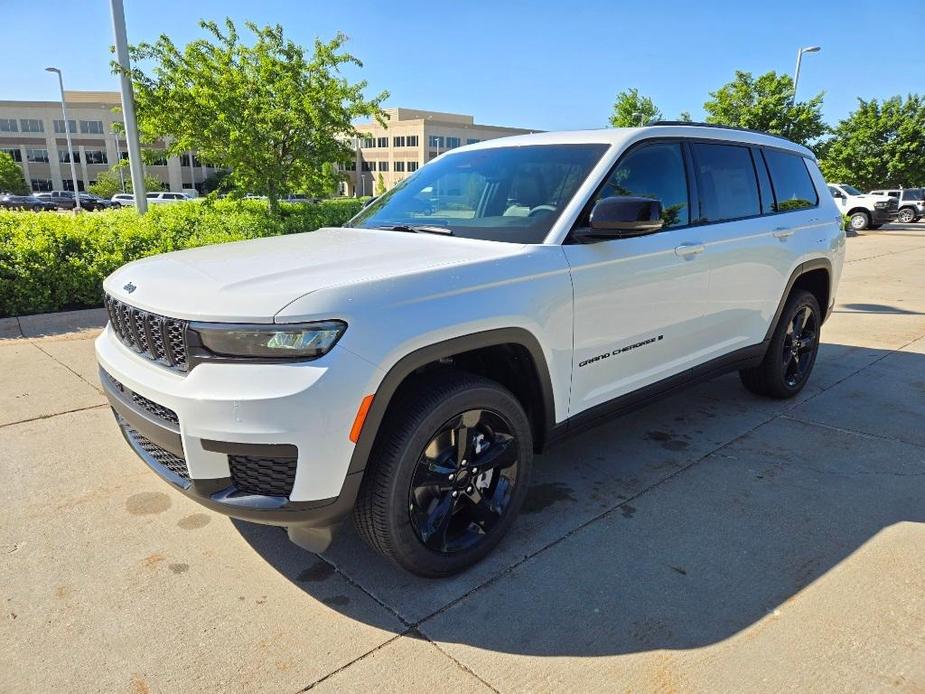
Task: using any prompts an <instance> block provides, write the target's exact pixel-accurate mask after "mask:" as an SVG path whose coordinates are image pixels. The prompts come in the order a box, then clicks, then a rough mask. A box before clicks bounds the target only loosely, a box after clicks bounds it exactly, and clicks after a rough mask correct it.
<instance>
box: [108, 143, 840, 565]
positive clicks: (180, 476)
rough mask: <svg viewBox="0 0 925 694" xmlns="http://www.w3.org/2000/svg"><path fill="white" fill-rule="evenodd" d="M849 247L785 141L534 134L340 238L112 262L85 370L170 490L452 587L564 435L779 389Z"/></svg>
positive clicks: (415, 179) (441, 174)
mask: <svg viewBox="0 0 925 694" xmlns="http://www.w3.org/2000/svg"><path fill="white" fill-rule="evenodd" d="M461 191H462V192H461ZM844 255H845V233H844V231H843V230H842V228H841V216H840V215H839V213H838V210H837V209H836V207H835V204H834V202H833V201H832V196H830V195H829V194H828V192H827V189H826V184H825V181H824V180H823V178H822V175H821V173H820V172H819V169H818V167H817V165H816V161H815V158H814V156H813V154H812V153H811V152H810V151H809V150H807V149H806V148H805V147H801V146H800V145H796V144H793V143H792V142H789V141H787V140H784V139H781V138H777V137H772V136H769V135H765V134H761V133H755V132H751V131H744V130H735V129H729V128H720V127H709V126H700V125H657V126H650V127H644V128H622V129H616V130H588V131H581V132H566V133H544V134H535V135H524V136H517V137H511V138H503V139H497V140H491V141H488V142H482V143H478V144H473V145H471V146H466V147H461V148H458V149H455V150H452V151H450V152H447V153H445V154H444V155H442V156H440V157H438V158H437V159H435V160H433V161H432V162H430V163H428V164H427V165H426V166H424V167H422V168H421V169H420V170H419V171H417V172H416V173H415V174H414V175H413V176H410V177H408V178H406V179H405V180H404V181H402V182H401V183H400V184H399V185H397V186H396V187H394V188H393V189H392V190H390V191H389V192H387V193H385V194H384V195H382V196H380V197H379V198H377V199H376V200H375V201H374V202H373V203H372V204H370V205H368V206H367V207H366V208H364V209H363V210H362V211H361V212H360V213H359V214H358V215H357V216H356V217H354V218H353V219H352V220H351V221H350V222H348V223H347V224H346V225H345V227H344V228H329V229H320V230H318V231H314V232H311V233H304V234H293V235H289V236H279V237H275V238H264V239H256V240H251V241H243V242H240V243H229V244H223V245H217V246H208V247H204V248H196V249H191V250H185V251H179V252H175V253H169V254H167V255H161V256H156V257H150V258H145V259H143V260H139V261H136V262H133V263H130V264H128V265H126V266H124V267H122V268H120V269H119V270H117V271H116V272H115V273H113V274H112V275H111V276H110V277H109V278H107V280H106V281H105V284H104V288H105V291H106V306H107V308H108V310H109V316H110V322H109V325H108V326H107V328H106V330H104V331H103V333H102V334H101V335H100V337H99V338H98V339H97V341H96V356H97V360H98V361H99V365H100V377H101V381H102V384H103V387H104V389H105V391H106V393H107V395H108V397H109V400H110V403H111V405H112V409H113V410H114V412H115V415H116V421H117V422H118V425H119V426H120V427H121V429H122V432H123V434H124V436H125V438H126V441H127V442H128V444H129V445H130V446H131V447H132V449H134V451H135V452H136V453H137V454H138V456H139V457H141V458H142V460H144V461H145V462H146V463H147V464H148V466H149V467H150V468H151V469H152V470H153V471H154V472H156V473H157V474H158V475H159V476H160V477H161V478H162V479H164V480H165V481H166V482H168V483H169V484H171V485H172V486H173V487H174V489H176V490H177V491H178V492H181V493H184V494H186V495H188V496H190V497H191V498H193V499H195V500H196V501H198V502H199V503H201V504H203V505H204V506H206V507H208V508H210V509H212V510H214V511H216V512H219V513H224V514H227V515H229V516H232V517H235V518H240V519H244V520H249V521H255V522H261V523H268V524H274V525H280V526H285V527H287V528H288V531H289V536H290V538H291V539H293V540H294V541H295V542H297V543H298V544H300V545H302V546H307V547H310V548H313V549H316V550H317V549H319V548H323V547H324V546H325V545H326V543H327V542H329V541H330V539H331V531H332V529H333V528H334V527H336V526H337V524H338V523H339V522H340V521H341V520H342V519H344V518H346V517H350V515H351V514H352V515H353V519H354V522H355V524H356V526H357V528H358V529H359V532H360V534H361V535H362V536H363V538H364V539H365V540H366V541H367V542H368V543H369V545H370V546H371V547H373V548H375V549H376V550H378V551H380V552H381V553H383V554H384V555H386V556H387V557H389V558H390V559H392V560H393V561H395V562H396V563H397V564H399V565H400V566H402V567H404V568H406V569H407V570H409V571H412V572H414V573H417V574H420V575H425V576H445V575H448V574H452V573H455V572H458V571H461V570H463V569H464V568H466V567H467V566H469V565H471V564H472V563H474V562H476V561H478V560H479V559H481V558H482V557H484V556H485V555H486V554H487V553H488V552H489V551H490V550H491V549H492V548H493V547H494V546H495V545H496V544H497V543H498V542H499V541H500V540H501V538H502V537H503V536H504V535H505V533H506V532H507V530H508V529H509V528H510V527H511V524H512V523H513V522H514V518H515V517H516V515H517V512H518V510H519V509H520V507H521V505H522V503H523V501H524V498H525V496H526V495H527V492H528V489H529V484H530V472H531V466H532V463H533V456H534V453H535V452H537V451H542V450H543V449H544V448H545V447H547V446H549V445H550V444H551V443H552V442H554V441H556V440H559V439H561V438H562V437H563V436H565V435H571V434H575V433H577V432H579V431H581V430H582V429H583V428H584V427H585V426H586V425H588V424H591V423H596V422H602V421H609V420H612V419H613V418H614V417H616V416H617V415H619V414H621V413H624V412H627V411H628V410H630V409H632V408H633V407H637V406H640V405H645V404H647V403H651V402H652V401H653V399H655V398H657V397H659V396H662V395H665V394H668V393H671V392H673V391H675V390H676V389H677V388H678V387H680V386H684V385H688V384H691V383H694V382H697V381H700V380H703V379H706V378H712V377H714V376H716V375H719V374H722V373H726V372H729V371H738V372H739V374H740V377H741V380H742V383H743V384H744V386H745V387H746V388H748V389H749V390H751V391H753V392H755V393H757V394H760V395H763V396H767V397H775V398H787V397H792V396H794V395H795V394H797V393H798V392H799V391H800V389H801V388H803V386H804V385H805V384H806V382H807V380H808V378H809V376H810V373H811V372H812V368H813V364H814V362H815V358H816V353H817V349H818V347H819V338H820V331H821V328H822V323H823V321H824V320H825V319H826V317H827V316H828V315H829V312H830V311H831V308H832V305H833V302H834V300H835V291H836V288H837V286H838V279H839V276H840V273H841V269H842V264H843V260H844ZM627 426H632V424H631V422H630V421H629V420H627ZM562 474H563V475H567V474H568V472H567V471H563V473H562ZM152 532H156V531H155V530H153V528H152Z"/></svg>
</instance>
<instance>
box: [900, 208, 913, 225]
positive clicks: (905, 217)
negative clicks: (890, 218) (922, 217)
mask: <svg viewBox="0 0 925 694" xmlns="http://www.w3.org/2000/svg"><path fill="white" fill-rule="evenodd" d="M896 221H897V222H899V223H901V224H912V222H914V221H915V210H912V209H910V208H908V207H904V208H903V209H901V210H900V211H899V215H898V216H897V217H896Z"/></svg>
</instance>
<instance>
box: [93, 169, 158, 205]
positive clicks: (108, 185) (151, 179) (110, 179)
mask: <svg viewBox="0 0 925 694" xmlns="http://www.w3.org/2000/svg"><path fill="white" fill-rule="evenodd" d="M120 169H121V170H122V176H121V177H120V175H119V170H120ZM123 177H124V180H125V192H126V193H131V192H132V174H131V172H130V171H129V168H128V162H126V161H124V160H123V161H121V162H119V163H118V164H116V165H115V166H113V167H112V168H111V169H108V170H107V171H101V172H100V173H99V175H98V176H97V177H96V183H93V184H92V185H90V186H89V187H88V188H87V190H88V191H89V192H90V193H93V194H94V195H99V196H100V197H101V198H111V197H112V196H113V195H115V194H116V193H121V192H122V180H123ZM145 190H146V191H151V190H164V184H163V183H162V182H161V181H160V179H158V178H156V177H155V176H152V175H150V174H145Z"/></svg>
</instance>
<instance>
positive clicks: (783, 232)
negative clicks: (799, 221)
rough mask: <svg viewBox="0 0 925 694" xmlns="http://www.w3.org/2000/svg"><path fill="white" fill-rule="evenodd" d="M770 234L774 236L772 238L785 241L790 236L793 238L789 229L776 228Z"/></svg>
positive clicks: (791, 230)
mask: <svg viewBox="0 0 925 694" xmlns="http://www.w3.org/2000/svg"><path fill="white" fill-rule="evenodd" d="M771 233H772V234H774V238H777V239H786V238H788V237H790V236H793V229H790V228H789V227H777V228H776V229H774V231H772V232H771Z"/></svg>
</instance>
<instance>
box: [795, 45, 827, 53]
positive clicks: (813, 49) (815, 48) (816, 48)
mask: <svg viewBox="0 0 925 694" xmlns="http://www.w3.org/2000/svg"><path fill="white" fill-rule="evenodd" d="M800 50H801V51H802V52H803V53H818V52H819V51H821V50H822V46H809V47H808V48H801V49H800Z"/></svg>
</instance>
